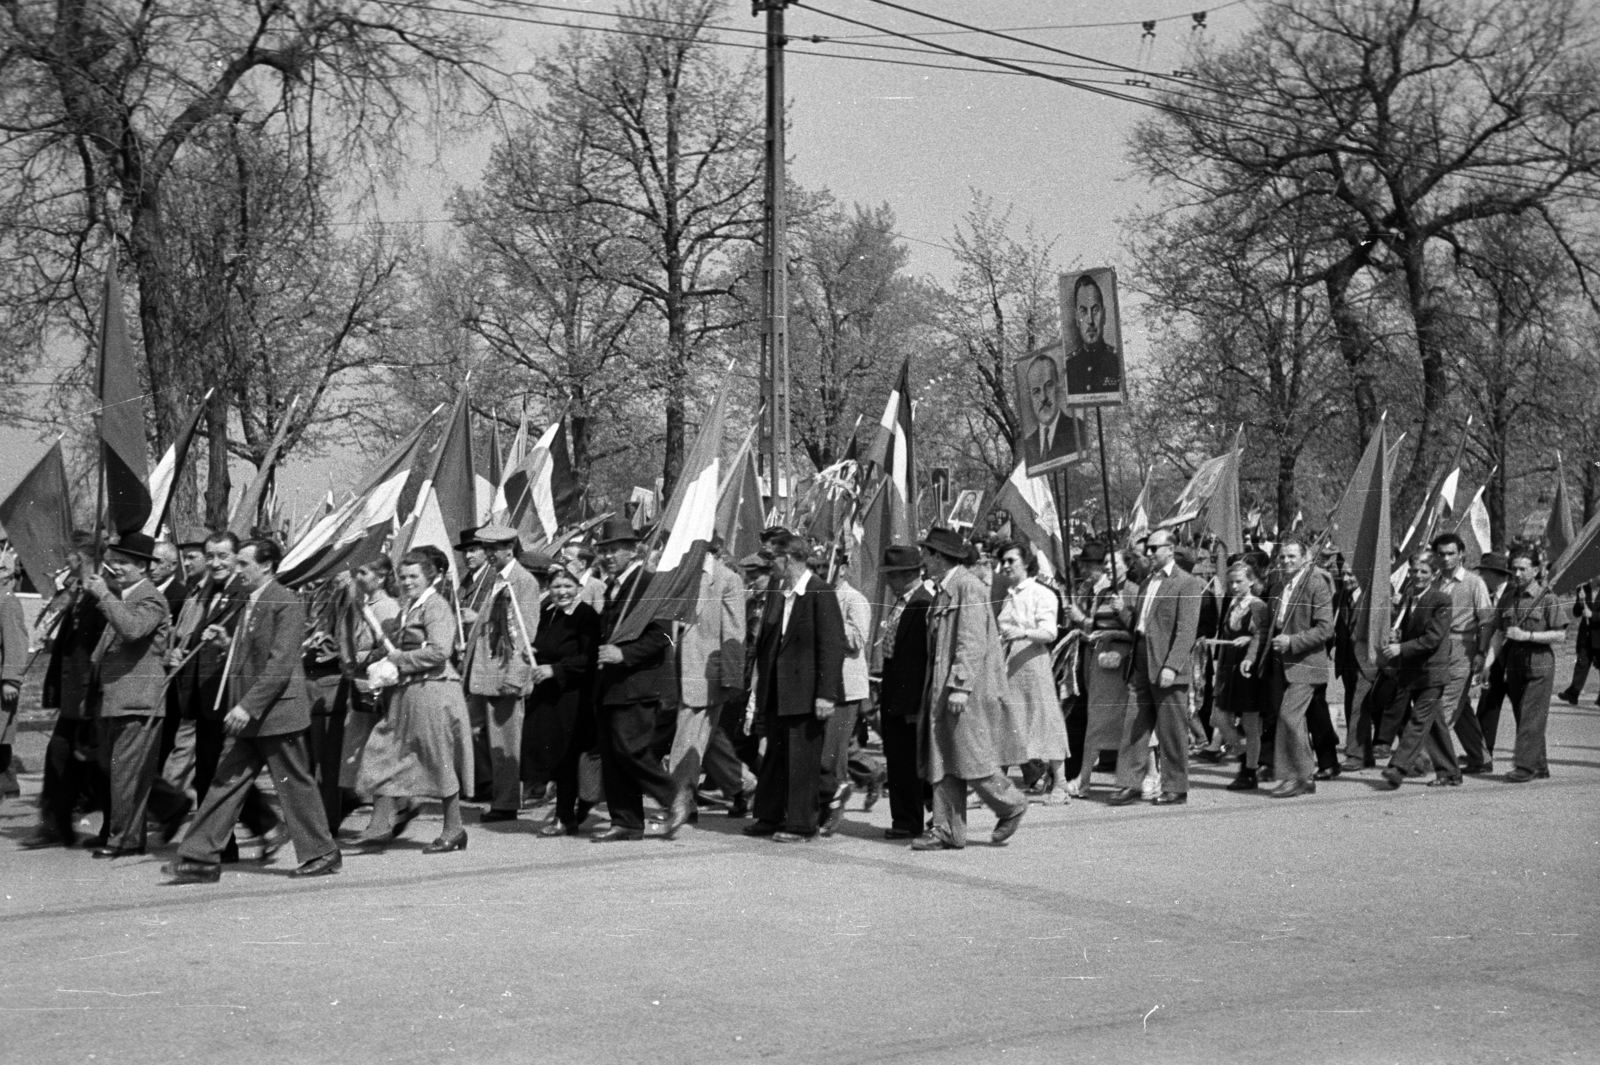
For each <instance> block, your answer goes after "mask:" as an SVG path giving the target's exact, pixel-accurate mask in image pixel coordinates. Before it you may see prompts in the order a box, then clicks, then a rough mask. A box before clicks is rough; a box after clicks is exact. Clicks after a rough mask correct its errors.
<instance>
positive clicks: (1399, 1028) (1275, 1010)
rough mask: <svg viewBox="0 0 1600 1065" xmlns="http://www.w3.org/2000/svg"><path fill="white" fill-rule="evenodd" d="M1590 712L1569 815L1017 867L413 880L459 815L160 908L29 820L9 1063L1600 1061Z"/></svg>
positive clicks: (1554, 731)
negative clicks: (327, 870) (312, 873)
mask: <svg viewBox="0 0 1600 1065" xmlns="http://www.w3.org/2000/svg"><path fill="white" fill-rule="evenodd" d="M1593 692H1594V686H1593V684H1591V686H1590V689H1589V693H1588V694H1587V695H1586V696H1585V700H1584V704H1583V705H1582V706H1581V707H1579V708H1577V709H1574V708H1570V707H1566V706H1559V707H1558V708H1557V709H1556V710H1555V711H1554V712H1553V714H1552V719H1551V738H1552V741H1553V742H1552V749H1551V769H1552V773H1553V778H1552V779H1551V780H1548V781H1541V782H1536V783H1532V784H1526V785H1520V786H1518V785H1511V784H1505V783H1502V782H1500V781H1499V780H1498V779H1497V778H1496V779H1492V780H1484V779H1477V778H1470V777H1469V778H1468V780H1467V783H1466V785H1465V786H1464V787H1462V788H1460V789H1448V790H1444V791H1442V792H1441V790H1440V789H1427V788H1424V787H1423V786H1421V784H1419V783H1408V784H1407V785H1406V786H1405V787H1404V788H1402V789H1401V791H1399V792H1398V793H1387V792H1379V791H1377V790H1375V789H1374V788H1373V786H1372V781H1373V780H1375V779H1376V773H1375V772H1374V771H1367V772H1365V773H1361V774H1355V775H1346V776H1345V777H1344V778H1342V779H1340V780H1338V781H1335V782H1332V783H1330V784H1324V785H1322V786H1321V788H1320V790H1319V791H1318V793H1317V795H1316V796H1314V797H1311V798H1303V799H1296V800H1289V801H1274V800H1271V799H1268V798H1266V797H1265V796H1264V795H1240V794H1234V793H1229V792H1226V791H1223V790H1222V785H1223V784H1224V783H1225V782H1226V781H1227V780H1228V779H1229V778H1230V777H1231V769H1223V768H1212V767H1203V768H1201V769H1199V770H1198V771H1197V772H1196V774H1195V790H1194V792H1193V793H1192V799H1191V803H1190V805H1189V806H1188V807H1187V808H1179V809H1167V810H1158V809H1155V808H1153V807H1151V806H1149V805H1147V804H1141V805H1140V806H1138V807H1132V808H1124V809H1115V808H1111V807H1107V806H1106V805H1104V802H1103V798H1104V795H1105V793H1106V791H1107V790H1108V789H1107V787H1106V786H1105V785H1106V783H1107V781H1106V778H1103V777H1102V778H1097V783H1098V784H1099V786H1098V787H1097V789H1096V793H1095V796H1094V798H1092V799H1091V800H1090V801H1080V802H1075V803H1072V804H1071V805H1070V806H1067V807H1062V808H1046V807H1038V806H1036V807H1035V808H1034V809H1033V810H1032V812H1031V813H1030V815H1029V817H1028V819H1027V820H1026V821H1025V822H1024V823H1023V826H1022V829H1021V831H1020V832H1019V833H1018V835H1017V836H1016V838H1015V839H1014V840H1013V841H1012V843H1011V845H1009V846H1007V847H1003V848H998V847H990V846H988V845H987V844H986V841H987V835H988V828H989V826H990V824H991V823H992V818H991V817H990V815H989V814H987V813H986V812H984V811H980V810H976V809H975V810H973V811H972V818H973V825H974V829H975V832H974V835H975V839H976V841H977V843H976V845H974V846H972V847H969V849H967V850H966V851H964V852H960V853H956V852H946V853H935V854H914V853H912V852H910V851H909V850H907V849H906V848H905V846H904V845H901V844H891V843H887V842H885V841H884V840H883V839H882V838H881V837H882V829H883V828H884V827H885V826H886V825H887V823H888V810H887V808H886V807H887V804H880V806H879V808H878V809H877V810H875V811H873V813H872V814H870V815H863V814H861V813H860V812H859V811H853V812H852V815H851V818H850V820H849V821H848V822H847V827H846V830H845V833H844V835H843V836H842V837H840V838H836V839H833V840H831V841H819V842H814V843H809V844H802V845H793V846H787V847H785V846H782V845H778V844H773V843H770V842H765V841H755V840H748V839H745V838H743V837H742V836H740V835H739V834H738V826H739V825H740V824H742V822H730V821H729V820H728V819H727V818H725V817H722V816H719V815H714V814H707V815H706V816H704V817H703V818H702V820H701V822H700V825H699V827H698V828H697V829H696V828H691V829H688V830H686V831H685V832H684V833H683V835H682V837H681V838H680V839H679V840H677V841H674V842H671V843H665V842H661V841H658V840H652V841H647V842H644V843H634V844H613V845H607V846H594V845H591V844H589V843H587V842H585V841H583V840H579V839H567V838H562V839H555V840H549V839H541V838H536V837H535V836H533V835H532V831H533V824H532V823H531V822H529V821H527V820H524V821H521V822H519V823H517V824H516V825H515V826H513V827H511V828H510V830H508V831H490V830H488V829H486V828H476V827H471V826H469V827H470V828H471V846H470V848H469V849H468V850H467V851H466V852H465V853H461V854H453V855H443V856H424V855H422V854H421V853H420V847H421V845H422V844H423V843H424V842H426V841H427V840H428V839H430V838H432V836H433V835H434V834H436V832H437V827H438V822H437V816H436V815H437V811H436V810H435V817H434V819H433V820H431V821H430V820H429V819H427V818H424V819H423V820H421V821H419V822H418V823H416V824H415V825H414V826H413V827H412V830H411V832H410V833H409V839H408V840H407V841H406V842H407V845H406V846H402V847H398V848H396V849H394V850H392V851H391V852H390V853H388V854H385V855H382V856H371V857H351V858H350V859H348V860H347V861H346V864H345V871H344V872H343V873H342V874H341V875H339V876H336V877H332V878H329V879H324V880H318V881H312V882H309V883H298V882H294V881H292V880H290V879H288V878H287V876H286V874H287V872H288V870H289V869H290V868H291V867H292V865H293V860H292V856H291V855H290V854H289V852H288V851H287V850H286V851H285V852H284V853H283V854H282V855H281V856H280V858H279V860H278V861H277V862H275V863H274V864H272V865H270V866H266V867H262V866H259V865H255V864H245V865H238V866H230V867H228V871H227V873H226V875H225V877H224V880H223V882H222V884H220V885H217V886H200V887H195V886H190V887H163V886H161V883H160V881H161V879H162V878H161V877H160V875H159V873H158V871H157V866H158V865H159V864H160V862H161V861H162V860H164V858H165V856H166V853H167V852H163V853H162V854H161V855H159V856H158V855H152V856H150V857H148V858H144V859H129V860H124V861H118V862H116V863H114V864H112V863H105V862H95V861H92V860H90V859H89V857H88V856H87V855H86V854H83V853H69V852H66V851H48V852H22V851H19V850H17V849H15V841H16V840H17V839H19V838H20V837H22V836H23V835H24V834H25V833H26V832H27V830H29V829H30V828H31V827H32V824H33V818H34V811H33V809H32V807H31V804H27V802H26V800H27V795H26V794H25V796H24V801H23V802H18V801H15V800H13V801H9V802H7V803H6V804H5V806H4V807H0V837H3V838H0V882H3V887H4V899H3V901H0V907H3V908H0V962H3V966H0V981H3V993H0V1003H3V1006H0V1013H3V1016H4V1020H3V1021H0V1032H3V1035H0V1046H3V1048H4V1052H3V1053H0V1060H4V1061H15V1062H29V1063H33V1062H38V1063H44V1062H68V1061H70V1062H83V1061H100V1062H165V1061H172V1060H192V1061H205V1062H233V1061H241V1062H242V1061H251V1062H260V1061H264V1060H275V1061H296V1062H298V1061H322V1060H334V1059H338V1060H340V1061H347V1062H367V1061H373V1062H379V1061H397V1062H433V1061H443V1060H459V1061H466V1062H499V1061H504V1062H535V1061H536V1062H625V1061H638V1062H696V1063H702V1065H705V1063H713V1062H742V1061H756V1060H772V1061H796V1062H813V1061H814V1062H819V1063H823V1062H825V1063H828V1065H845V1063H852V1062H884V1061H906V1062H919V1063H921V1062H951V1063H956V1062H962V1063H966V1062H976V1061H982V1062H990V1061H995V1062H999V1061H1004V1062H1041V1063H1042V1062H1062V1061H1110V1062H1141V1063H1155V1062H1209V1061H1217V1062H1254V1061H1274V1062H1321V1061H1327V1062H1405V1063H1412V1062H1435V1061H1437V1062H1452V1063H1461V1062H1480V1061H1483V1062H1487V1061H1526V1062H1550V1061H1561V1060H1570V1061H1597V1060H1600V1009H1597V1005H1600V1002H1597V994H1596V992H1597V989H1600V893H1597V891H1596V887H1597V885H1600V876H1597V873H1600V816H1597V814H1596V798H1597V796H1600V711H1597V710H1596V709H1595V707H1594V705H1593V698H1594V695H1593ZM1507 725H1508V726H1509V717H1508V720H1507ZM25 739H26V737H25ZM40 739H41V736H40V735H39V734H37V733H35V734H32V739H31V741H30V742H31V743H33V744H35V745H37V744H38V743H39V742H40ZM1500 739H1501V748H1500V752H1499V757H1498V758H1497V760H1496V761H1497V764H1498V765H1499V766H1500V767H1501V768H1502V769H1506V768H1509V767H1510V759H1509V749H1508V748H1509V739H1510V737H1509V735H1507V734H1506V733H1505V732H1504V731H1503V733H1502V736H1501V737H1500ZM22 752H23V755H24V757H25V758H27V760H28V764H29V768H30V769H37V766H38V758H37V754H36V753H35V752H34V751H33V750H31V749H30V748H29V747H28V746H27V745H24V747H23V748H22ZM24 783H25V789H26V790H27V791H29V792H31V791H34V790H36V789H37V786H38V778H37V775H32V776H29V777H26V778H25V781H24ZM857 805H859V803H858V804H857ZM495 827H497V828H498V827H504V826H495Z"/></svg>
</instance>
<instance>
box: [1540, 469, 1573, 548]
mask: <svg viewBox="0 0 1600 1065" xmlns="http://www.w3.org/2000/svg"><path fill="white" fill-rule="evenodd" d="M1544 543H1545V547H1546V548H1547V549H1548V550H1549V552H1550V553H1549V556H1548V557H1550V558H1560V557H1561V555H1562V554H1563V553H1564V552H1565V551H1566V550H1567V545H1568V544H1570V543H1572V504H1571V503H1570V502H1569V501H1568V500H1567V471H1566V469H1565V467H1563V466H1562V464H1561V452H1559V451H1557V452H1556V494H1555V498H1553V499H1551V500H1550V517H1549V519H1548V520H1547V521H1546V522H1545V526H1544Z"/></svg>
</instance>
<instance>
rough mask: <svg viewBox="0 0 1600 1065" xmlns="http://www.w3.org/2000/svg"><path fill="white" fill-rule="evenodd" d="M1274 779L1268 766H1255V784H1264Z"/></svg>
mask: <svg viewBox="0 0 1600 1065" xmlns="http://www.w3.org/2000/svg"><path fill="white" fill-rule="evenodd" d="M1276 779H1277V777H1276V776H1274V775H1273V772H1272V767H1271V766H1270V765H1261V766H1256V781H1257V783H1260V784H1266V783H1269V782H1271V781H1273V780H1276Z"/></svg>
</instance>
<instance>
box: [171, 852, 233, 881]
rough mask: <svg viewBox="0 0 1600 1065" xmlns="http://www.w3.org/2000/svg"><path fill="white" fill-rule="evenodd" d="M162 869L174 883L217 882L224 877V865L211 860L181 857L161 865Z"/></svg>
mask: <svg viewBox="0 0 1600 1065" xmlns="http://www.w3.org/2000/svg"><path fill="white" fill-rule="evenodd" d="M161 871H162V872H163V873H165V874H166V875H167V876H170V877H171V878H172V879H171V880H170V881H169V883H173V884H215V883H216V882H217V881H218V880H221V879H222V866H221V865H220V864H218V865H212V864H211V863H210V862H196V861H191V860H189V859H188V858H179V859H177V860H176V861H171V862H168V863H167V864H166V865H163V866H162V867H161Z"/></svg>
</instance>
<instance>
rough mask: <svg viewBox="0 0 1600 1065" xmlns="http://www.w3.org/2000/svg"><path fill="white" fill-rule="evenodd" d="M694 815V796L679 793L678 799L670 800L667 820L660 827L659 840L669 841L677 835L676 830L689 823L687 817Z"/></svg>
mask: <svg viewBox="0 0 1600 1065" xmlns="http://www.w3.org/2000/svg"><path fill="white" fill-rule="evenodd" d="M693 813H694V796H692V795H690V794H689V793H688V792H686V791H685V792H679V793H678V797H677V798H675V799H673V800H672V809H671V810H669V811H668V812H667V819H666V821H664V822H663V823H662V825H661V838H662V839H671V838H672V837H674V836H676V835H677V834H678V829H680V828H682V827H683V826H684V825H686V824H688V823H689V817H690V815H692V814H693Z"/></svg>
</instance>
